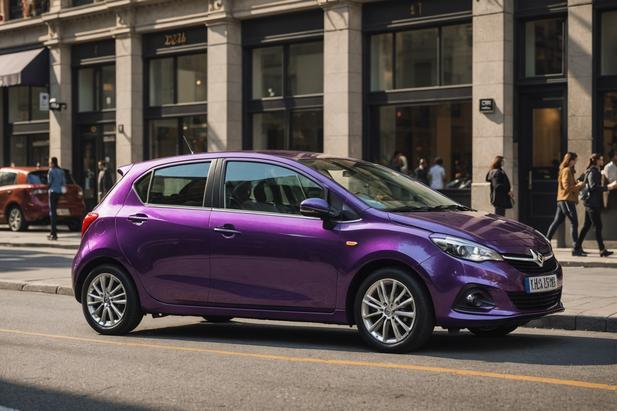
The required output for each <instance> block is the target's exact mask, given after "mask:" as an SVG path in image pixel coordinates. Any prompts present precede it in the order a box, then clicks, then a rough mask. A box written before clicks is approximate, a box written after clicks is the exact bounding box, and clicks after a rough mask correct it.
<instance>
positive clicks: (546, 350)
mask: <svg viewBox="0 0 617 411" xmlns="http://www.w3.org/2000/svg"><path fill="white" fill-rule="evenodd" d="M521 330H522V331H519V332H516V333H514V334H511V335H509V336H506V337H501V338H480V337H476V336H474V335H472V334H470V333H468V332H460V333H458V334H449V333H448V332H446V331H435V333H434V334H433V337H432V338H431V340H430V341H429V342H428V344H427V345H426V346H425V347H424V348H423V349H421V350H419V351H416V352H414V353H412V355H416V356H421V357H427V358H430V357H433V358H442V359H453V360H467V361H484V362H491V363H499V362H504V363H506V362H509V363H518V364H530V365H564V366H593V365H615V364H617V339H610V338H602V337H597V336H593V337H592V336H584V335H582V334H581V335H580V336H578V335H577V336H573V335H571V334H570V335H557V334H554V333H553V334H548V331H547V334H541V332H542V330H534V331H533V333H531V330H529V333H527V332H526V329H524V328H523V329H521ZM131 335H132V336H135V337H140V338H149V339H150V338H151V339H157V340H161V339H164V340H182V341H191V342H204V343H228V344H230V345H231V344H233V345H244V346H257V347H260V346H261V347H274V348H277V347H278V348H292V349H302V350H316V351H339V352H340V351H346V352H356V353H357V352H371V350H370V349H369V348H368V347H367V346H365V345H364V344H363V343H362V341H361V340H360V337H359V335H358V333H357V331H356V330H355V329H352V328H344V327H330V326H323V327H320V326H313V325H311V326H304V325H303V326H295V325H287V324H280V325H279V324H270V323H264V324H259V323H252V322H251V323H248V322H241V321H232V322H229V323H222V324H216V323H208V322H205V321H204V322H201V323H198V324H194V325H193V324H191V325H183V326H176V327H165V328H159V329H147V330H140V331H136V332H134V333H132V334H131Z"/></svg>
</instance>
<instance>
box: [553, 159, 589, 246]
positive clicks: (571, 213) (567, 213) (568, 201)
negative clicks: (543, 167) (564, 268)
mask: <svg viewBox="0 0 617 411" xmlns="http://www.w3.org/2000/svg"><path fill="white" fill-rule="evenodd" d="M577 160H578V155H577V154H576V153H572V152H568V153H566V155H565V156H563V160H562V161H561V164H560V165H559V174H558V176H557V210H556V211H555V218H554V219H553V222H552V223H551V226H550V227H549V229H548V233H547V234H546V237H547V238H548V239H549V240H551V239H552V238H553V235H554V234H555V231H557V229H558V228H559V226H561V224H562V223H563V222H564V221H565V219H566V217H567V218H568V220H570V223H571V225H572V226H571V228H570V229H571V232H570V235H571V236H572V244H574V248H573V249H572V255H573V256H585V255H586V254H585V253H584V252H583V250H581V249H579V248H577V246H576V245H577V244H578V215H577V213H576V204H577V203H578V193H579V191H580V190H581V188H582V187H583V185H584V183H583V182H577V181H576V178H575V177H574V175H575V172H576V171H575V169H574V166H575V165H576V161H577Z"/></svg>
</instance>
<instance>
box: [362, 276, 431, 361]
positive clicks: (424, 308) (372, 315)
mask: <svg viewBox="0 0 617 411" xmlns="http://www.w3.org/2000/svg"><path fill="white" fill-rule="evenodd" d="M355 317H356V324H357V326H358V330H359V331H360V335H361V336H362V338H363V339H364V340H365V341H366V342H367V343H368V344H369V345H371V346H373V347H374V348H376V349H377V350H379V351H383V352H408V351H411V350H414V349H417V348H419V347H421V346H422V345H424V344H425V343H426V342H427V341H428V339H429V338H430V336H431V335H432V333H433V328H434V319H433V310H432V304H431V302H430V298H429V296H428V293H427V292H426V289H425V287H424V286H423V284H421V283H420V281H419V280H418V279H416V278H415V277H413V276H411V275H410V274H408V273H407V272H405V271H403V270H400V269H397V268H386V269H381V270H377V271H376V272H374V273H373V274H371V275H369V276H368V277H367V278H366V280H364V282H363V283H362V285H361V286H360V289H359V290H358V294H357V295H356V304H355Z"/></svg>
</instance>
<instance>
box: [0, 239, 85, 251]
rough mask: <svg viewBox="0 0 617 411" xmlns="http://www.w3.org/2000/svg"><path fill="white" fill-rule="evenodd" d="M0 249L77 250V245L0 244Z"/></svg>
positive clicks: (51, 243)
mask: <svg viewBox="0 0 617 411" xmlns="http://www.w3.org/2000/svg"><path fill="white" fill-rule="evenodd" d="M0 247H19V248H21V247H24V248H60V249H64V250H79V245H73V244H58V243H53V242H51V241H50V242H47V243H0Z"/></svg>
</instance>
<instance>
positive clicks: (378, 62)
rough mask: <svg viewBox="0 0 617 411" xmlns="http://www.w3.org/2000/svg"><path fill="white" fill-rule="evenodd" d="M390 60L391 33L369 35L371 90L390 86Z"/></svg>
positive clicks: (385, 88) (386, 88) (389, 87)
mask: <svg viewBox="0 0 617 411" xmlns="http://www.w3.org/2000/svg"><path fill="white" fill-rule="evenodd" d="M392 61H393V59H392V34H391V33H384V34H376V35H374V36H371V91H378V90H390V89H391V88H392V84H393V75H392Z"/></svg>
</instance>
